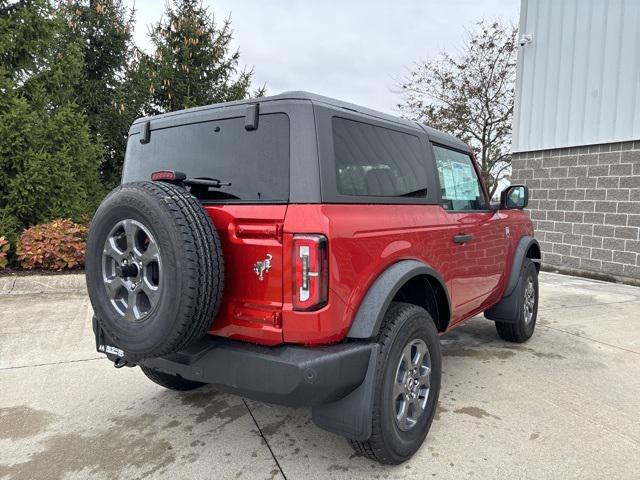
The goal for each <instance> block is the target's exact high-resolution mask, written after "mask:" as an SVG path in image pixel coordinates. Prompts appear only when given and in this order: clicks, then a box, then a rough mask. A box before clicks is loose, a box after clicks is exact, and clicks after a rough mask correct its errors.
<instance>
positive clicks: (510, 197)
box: [500, 185, 529, 210]
mask: <svg viewBox="0 0 640 480" xmlns="http://www.w3.org/2000/svg"><path fill="white" fill-rule="evenodd" d="M527 205H529V187H527V186H526V185H511V186H510V187H507V188H506V189H505V190H504V191H503V192H502V193H501V194H500V208H501V209H518V210H522V209H523V208H526V207H527Z"/></svg>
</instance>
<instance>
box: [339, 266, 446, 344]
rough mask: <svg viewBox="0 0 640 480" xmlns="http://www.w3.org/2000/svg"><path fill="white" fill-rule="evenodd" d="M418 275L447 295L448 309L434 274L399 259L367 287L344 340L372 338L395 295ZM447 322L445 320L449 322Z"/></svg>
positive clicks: (441, 284)
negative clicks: (431, 279)
mask: <svg viewBox="0 0 640 480" xmlns="http://www.w3.org/2000/svg"><path fill="white" fill-rule="evenodd" d="M418 275H429V276H431V277H433V278H435V279H436V280H437V281H438V283H440V286H441V287H442V289H443V291H444V292H445V293H446V295H447V303H448V304H449V307H450V306H451V302H450V299H449V292H448V291H447V287H446V285H445V282H444V280H443V279H442V277H441V276H440V274H439V273H438V272H437V271H435V270H434V269H433V268H432V267H430V266H429V265H427V264H426V263H422V262H419V261H417V260H402V261H400V262H397V263H394V264H393V265H391V266H390V267H389V268H387V269H386V270H385V271H384V272H382V274H380V276H379V277H378V278H377V279H376V281H375V282H374V283H373V285H372V286H371V287H370V288H369V290H368V291H367V294H366V295H365V297H364V300H363V301H362V303H361V304H360V307H359V308H358V312H357V313H356V315H355V317H354V320H353V323H352V324H351V328H350V329H349V333H348V334H347V337H348V338H358V339H367V338H373V337H375V336H376V335H377V334H378V331H379V330H380V326H381V325H382V320H383V319H384V314H385V312H386V311H387V309H388V308H389V305H390V304H391V301H392V300H393V298H394V297H395V295H396V293H398V291H399V290H400V288H402V286H403V285H404V284H405V283H406V282H408V281H409V280H411V279H412V278H414V277H416V276H418ZM446 320H447V321H448V319H446Z"/></svg>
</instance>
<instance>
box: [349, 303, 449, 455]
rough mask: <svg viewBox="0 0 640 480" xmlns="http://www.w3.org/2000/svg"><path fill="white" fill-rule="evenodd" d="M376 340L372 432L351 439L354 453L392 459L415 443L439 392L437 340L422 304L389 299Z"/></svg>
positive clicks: (418, 442) (415, 446)
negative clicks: (363, 439)
mask: <svg viewBox="0 0 640 480" xmlns="http://www.w3.org/2000/svg"><path fill="white" fill-rule="evenodd" d="M378 342H379V343H380V357H379V359H378V366H377V372H376V381H375V385H376V387H375V388H376V390H375V393H374V398H373V415H372V430H371V437H370V438H369V439H368V440H367V441H365V442H357V441H351V444H352V446H353V448H354V450H355V451H356V453H359V454H361V455H364V456H367V457H369V458H371V459H372V460H376V461H378V462H380V463H384V464H390V465H394V464H399V463H402V462H404V461H405V460H408V459H409V458H410V457H411V456H412V455H413V454H414V453H415V452H416V451H417V450H418V449H419V448H420V446H421V445H422V442H423V441H424V439H425V437H426V436H427V433H428V431H429V428H430V427H431V422H432V421H433V417H434V415H435V411H436V406H437V404H438V395H439V393H440V377H441V371H442V359H441V353H440V340H439V338H438V332H437V330H436V327H435V324H434V322H433V319H432V318H431V316H430V315H429V313H428V312H427V311H426V310H424V309H423V308H420V307H418V306H416V305H411V304H407V303H400V302H394V303H392V304H391V306H390V307H389V310H388V311H387V313H386V314H385V319H384V324H383V326H382V329H381V331H380V334H379V337H378Z"/></svg>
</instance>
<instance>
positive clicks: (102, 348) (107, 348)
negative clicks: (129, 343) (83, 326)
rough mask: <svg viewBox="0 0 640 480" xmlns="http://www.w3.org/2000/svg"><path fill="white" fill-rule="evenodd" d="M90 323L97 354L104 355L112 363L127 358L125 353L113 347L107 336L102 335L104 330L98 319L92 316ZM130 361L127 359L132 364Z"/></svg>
mask: <svg viewBox="0 0 640 480" xmlns="http://www.w3.org/2000/svg"><path fill="white" fill-rule="evenodd" d="M91 323H92V325H93V334H94V335H95V338H96V350H97V351H98V352H99V353H104V354H105V355H106V356H107V358H108V359H109V360H111V361H112V362H116V361H118V360H124V359H125V357H127V354H126V352H124V351H123V350H122V349H120V348H118V347H116V346H114V345H113V342H112V341H111V339H109V337H107V334H106V333H104V330H103V329H102V327H100V322H98V317H96V316H95V315H94V316H93V319H92V320H91ZM132 360H133V359H128V361H131V363H133V362H132Z"/></svg>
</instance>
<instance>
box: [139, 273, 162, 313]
mask: <svg viewBox="0 0 640 480" xmlns="http://www.w3.org/2000/svg"><path fill="white" fill-rule="evenodd" d="M142 291H143V292H144V294H145V295H146V296H147V298H148V299H149V303H150V304H151V308H153V307H155V306H156V304H157V303H158V300H159V299H160V288H158V287H152V286H151V285H149V283H148V282H147V280H146V279H143V280H142Z"/></svg>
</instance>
